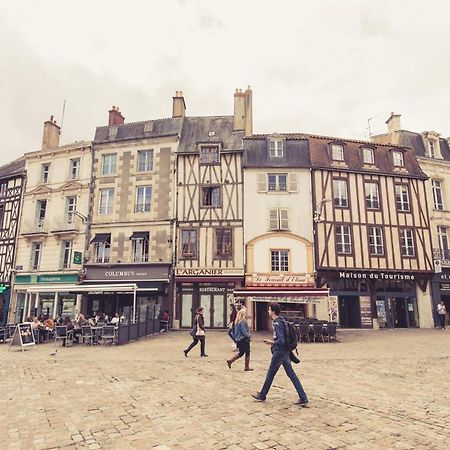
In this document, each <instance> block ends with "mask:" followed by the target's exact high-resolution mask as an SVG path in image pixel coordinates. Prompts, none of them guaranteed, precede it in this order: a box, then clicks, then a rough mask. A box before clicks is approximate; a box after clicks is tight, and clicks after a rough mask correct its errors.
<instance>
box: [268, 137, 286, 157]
mask: <svg viewBox="0 0 450 450" xmlns="http://www.w3.org/2000/svg"><path fill="white" fill-rule="evenodd" d="M283 153H284V149H283V140H282V139H270V140H269V156H270V157H271V158H282V157H283Z"/></svg>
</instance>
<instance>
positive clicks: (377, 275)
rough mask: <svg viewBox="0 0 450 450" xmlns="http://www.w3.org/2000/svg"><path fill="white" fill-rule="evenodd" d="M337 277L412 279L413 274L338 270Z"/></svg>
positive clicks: (353, 278) (413, 277) (413, 278)
mask: <svg viewBox="0 0 450 450" xmlns="http://www.w3.org/2000/svg"><path fill="white" fill-rule="evenodd" d="M339 278H341V279H342V278H348V279H352V280H399V281H414V280H415V276H414V274H412V273H401V272H382V271H381V272H355V271H347V270H340V271H339Z"/></svg>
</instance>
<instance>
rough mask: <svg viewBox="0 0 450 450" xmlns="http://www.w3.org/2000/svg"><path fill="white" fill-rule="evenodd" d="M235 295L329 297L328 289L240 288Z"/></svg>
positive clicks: (234, 292)
mask: <svg viewBox="0 0 450 450" xmlns="http://www.w3.org/2000/svg"><path fill="white" fill-rule="evenodd" d="M233 294H234V295H235V296H237V297H284V296H287V297H289V296H291V297H328V296H329V294H330V290H329V289H328V288H317V289H316V288H304V289H289V288H286V289H273V288H272V289H270V288H265V289H262V288H259V289H258V288H256V289H255V288H240V289H235V290H234V291H233Z"/></svg>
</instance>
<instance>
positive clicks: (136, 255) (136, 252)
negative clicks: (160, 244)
mask: <svg viewBox="0 0 450 450" xmlns="http://www.w3.org/2000/svg"><path fill="white" fill-rule="evenodd" d="M131 247H132V252H133V262H148V255H149V248H150V243H149V235H147V236H142V237H137V238H132V239H131Z"/></svg>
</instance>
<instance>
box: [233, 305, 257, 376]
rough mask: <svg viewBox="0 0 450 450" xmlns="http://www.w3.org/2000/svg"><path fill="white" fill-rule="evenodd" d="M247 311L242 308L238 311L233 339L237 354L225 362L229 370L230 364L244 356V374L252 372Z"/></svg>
mask: <svg viewBox="0 0 450 450" xmlns="http://www.w3.org/2000/svg"><path fill="white" fill-rule="evenodd" d="M246 316H247V310H246V309H245V308H242V309H240V310H239V311H238V313H237V315H236V319H235V322H234V338H235V339H236V344H237V347H238V349H239V353H238V354H237V355H236V356H234V357H233V358H231V359H228V360H227V364H228V367H229V368H230V369H231V364H233V363H234V361H236V360H237V359H239V358H241V357H242V356H244V354H245V366H244V367H245V368H244V370H245V371H246V372H248V371H252V370H253V369H251V368H250V330H249V328H248V323H247V318H246Z"/></svg>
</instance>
